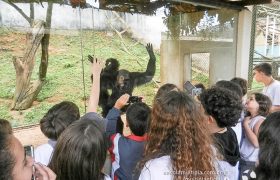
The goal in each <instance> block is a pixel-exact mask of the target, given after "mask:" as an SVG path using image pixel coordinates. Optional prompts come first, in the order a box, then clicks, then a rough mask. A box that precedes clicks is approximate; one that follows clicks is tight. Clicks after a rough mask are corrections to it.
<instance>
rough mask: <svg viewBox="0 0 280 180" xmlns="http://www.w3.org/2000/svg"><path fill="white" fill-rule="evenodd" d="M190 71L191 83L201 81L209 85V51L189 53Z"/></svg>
mask: <svg viewBox="0 0 280 180" xmlns="http://www.w3.org/2000/svg"><path fill="white" fill-rule="evenodd" d="M191 62H192V65H191V67H192V72H191V79H192V83H193V84H198V83H202V84H204V85H205V86H208V85H209V63H210V53H195V54H192V55H191Z"/></svg>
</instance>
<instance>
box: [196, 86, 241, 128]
mask: <svg viewBox="0 0 280 180" xmlns="http://www.w3.org/2000/svg"><path fill="white" fill-rule="evenodd" d="M200 100H201V104H202V106H203V108H204V110H205V112H206V113H207V114H208V115H210V116H212V117H213V118H214V119H215V120H216V122H217V124H218V126H219V127H221V128H222V127H230V126H234V125H235V124H236V123H237V122H238V120H239V118H240V116H241V111H242V103H241V99H240V98H239V97H238V96H237V95H236V93H233V92H232V91H230V90H228V89H225V88H219V87H212V88H210V89H207V90H206V91H204V92H203V93H202V94H201V95H200Z"/></svg>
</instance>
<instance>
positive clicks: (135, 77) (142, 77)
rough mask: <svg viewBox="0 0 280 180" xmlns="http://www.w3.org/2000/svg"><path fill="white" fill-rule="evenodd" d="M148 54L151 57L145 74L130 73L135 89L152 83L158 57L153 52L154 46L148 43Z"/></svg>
mask: <svg viewBox="0 0 280 180" xmlns="http://www.w3.org/2000/svg"><path fill="white" fill-rule="evenodd" d="M146 49H147V52H148V54H149V56H150V59H149V62H148V65H147V69H146V71H145V72H130V73H129V77H130V82H133V87H135V86H140V85H142V84H145V83H147V82H149V81H151V80H152V79H153V77H154V75H155V72H156V57H155V54H154V51H153V45H152V44H150V43H148V44H147V46H146Z"/></svg>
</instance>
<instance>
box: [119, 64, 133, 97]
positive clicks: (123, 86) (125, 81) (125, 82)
mask: <svg viewBox="0 0 280 180" xmlns="http://www.w3.org/2000/svg"><path fill="white" fill-rule="evenodd" d="M117 86H118V87H119V92H120V94H124V93H129V92H130V89H131V88H130V77H129V72H128V71H127V70H120V71H119V73H118V76H117Z"/></svg>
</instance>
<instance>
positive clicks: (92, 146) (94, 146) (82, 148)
mask: <svg viewBox="0 0 280 180" xmlns="http://www.w3.org/2000/svg"><path fill="white" fill-rule="evenodd" d="M106 150H107V144H106V137H105V132H104V127H103V125H102V124H100V123H99V122H97V121H94V120H91V121H87V120H81V121H76V122H74V123H72V124H71V125H70V126H69V127H68V128H67V129H66V130H65V131H64V132H63V133H62V134H61V136H60V137H59V138H58V141H57V144H56V148H55V150H54V153H53V156H52V159H51V162H50V164H49V167H50V168H51V169H52V170H53V171H54V172H55V173H56V175H57V179H58V180H92V179H95V180H101V179H102V180H103V179H104V175H103V174H102V172H101V171H102V168H103V166H104V163H105V160H106Z"/></svg>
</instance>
